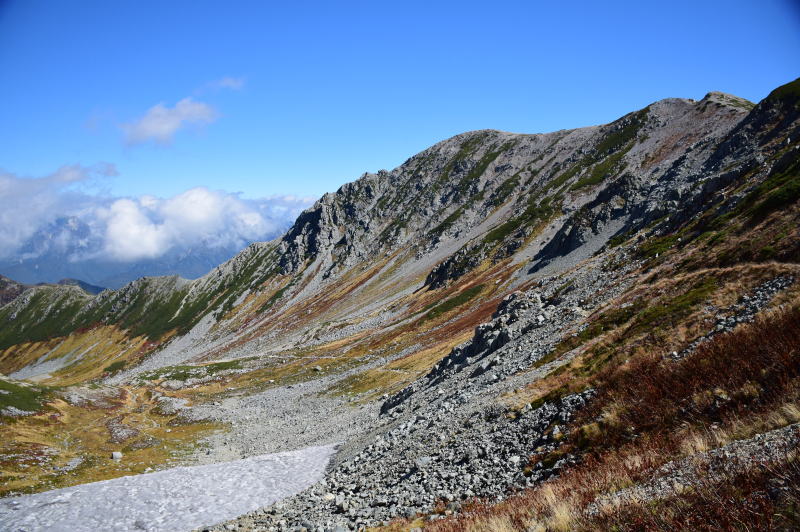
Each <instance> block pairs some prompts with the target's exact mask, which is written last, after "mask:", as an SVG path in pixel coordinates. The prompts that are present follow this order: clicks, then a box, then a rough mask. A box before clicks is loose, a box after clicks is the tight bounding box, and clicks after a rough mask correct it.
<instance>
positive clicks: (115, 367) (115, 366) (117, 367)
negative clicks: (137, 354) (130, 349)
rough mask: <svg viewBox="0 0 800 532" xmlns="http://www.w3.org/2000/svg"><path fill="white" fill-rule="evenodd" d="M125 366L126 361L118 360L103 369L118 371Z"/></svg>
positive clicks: (112, 371) (108, 371)
mask: <svg viewBox="0 0 800 532" xmlns="http://www.w3.org/2000/svg"><path fill="white" fill-rule="evenodd" d="M124 368H125V361H124V360H117V361H116V362H114V363H113V364H109V365H108V366H106V368H105V369H104V370H103V371H105V372H107V373H116V372H118V371H120V370H122V369H124Z"/></svg>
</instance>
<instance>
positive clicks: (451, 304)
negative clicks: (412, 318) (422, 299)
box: [420, 284, 484, 323]
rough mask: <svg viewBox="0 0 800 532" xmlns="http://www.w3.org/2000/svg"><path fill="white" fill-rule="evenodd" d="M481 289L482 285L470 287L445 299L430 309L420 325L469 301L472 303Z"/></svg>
mask: <svg viewBox="0 0 800 532" xmlns="http://www.w3.org/2000/svg"><path fill="white" fill-rule="evenodd" d="M483 288H484V285H482V284H479V285H475V286H472V287H470V288H467V289H466V290H464V291H462V292H461V293H459V294H458V295H455V296H453V297H451V298H450V299H447V300H445V301H444V302H442V303H440V304H438V305H436V306H434V307H433V308H431V309H430V310H429V311H428V313H427V314H425V315H424V316H423V317H422V319H421V321H420V323H423V322H426V321H428V320H432V319H435V318H438V317H439V316H441V315H442V314H444V313H446V312H450V311H451V310H453V309H456V308H458V307H460V306H462V305H464V304H466V303H468V302H469V301H472V300H473V299H475V297H476V296H477V295H478V294H480V293H481V290H483Z"/></svg>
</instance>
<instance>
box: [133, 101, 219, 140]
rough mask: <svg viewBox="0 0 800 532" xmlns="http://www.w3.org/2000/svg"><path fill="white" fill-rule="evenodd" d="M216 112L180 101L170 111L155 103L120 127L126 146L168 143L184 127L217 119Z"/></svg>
mask: <svg viewBox="0 0 800 532" xmlns="http://www.w3.org/2000/svg"><path fill="white" fill-rule="evenodd" d="M218 116H219V115H218V113H217V111H216V110H215V109H214V108H213V107H211V106H210V105H208V104H206V103H203V102H199V101H196V100H193V99H192V98H184V99H183V100H181V101H179V102H178V103H176V104H175V106H174V107H172V108H170V107H167V106H166V105H164V104H163V103H159V104H157V105H154V106H153V107H151V108H150V109H148V110H147V112H146V113H145V115H144V116H143V117H141V118H140V119H138V120H136V121H134V122H131V123H128V124H123V125H122V130H123V131H124V132H125V140H126V141H127V143H128V144H142V143H145V142H150V141H153V142H156V143H158V144H170V143H171V142H172V140H173V138H174V137H175V134H176V133H177V132H178V131H179V130H180V129H181V128H184V127H186V126H188V125H194V126H202V125H205V124H210V123H212V122H214V121H215V120H216V119H217V118H218Z"/></svg>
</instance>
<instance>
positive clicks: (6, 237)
mask: <svg viewBox="0 0 800 532" xmlns="http://www.w3.org/2000/svg"><path fill="white" fill-rule="evenodd" d="M113 175H116V168H115V167H114V165H112V164H109V163H101V164H98V165H95V166H90V167H87V166H81V165H77V164H76V165H66V166H62V167H61V168H59V169H58V170H56V171H55V172H53V173H52V174H50V175H48V176H45V177H38V178H27V177H20V176H17V175H14V174H11V173H8V172H2V171H0V257H9V256H13V255H14V254H15V253H16V252H17V251H18V250H19V248H20V246H21V245H22V244H23V243H24V242H25V241H26V240H27V239H29V238H30V237H32V236H33V235H34V234H35V233H36V231H38V230H39V228H41V227H43V226H45V225H47V224H48V223H52V222H53V221H54V220H56V219H57V218H59V217H63V216H64V215H65V214H68V213H76V212H86V211H87V210H91V208H92V205H93V203H94V201H93V200H89V199H88V198H87V197H86V196H85V194H84V193H82V192H80V191H78V190H76V185H78V184H81V183H89V182H90V181H92V180H95V179H96V178H99V177H104V176H113Z"/></svg>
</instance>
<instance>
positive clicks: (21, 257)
mask: <svg viewBox="0 0 800 532" xmlns="http://www.w3.org/2000/svg"><path fill="white" fill-rule="evenodd" d="M287 227H288V223H287ZM285 228H286V227H282V228H281V229H280V231H282V230H283V229H285ZM280 231H279V232H280ZM279 232H276V233H275V234H270V235H267V238H265V239H266V240H268V239H269V238H273V237H275V236H278V234H279ZM250 243H251V242H232V243H230V244H227V245H224V246H219V245H218V244H215V245H213V246H212V245H205V246H204V245H202V244H200V245H194V246H191V247H189V246H187V247H182V248H176V249H172V250H170V251H169V252H167V253H166V254H164V255H162V256H160V257H158V258H154V259H140V260H136V261H133V262H120V261H115V260H109V259H108V258H105V256H104V254H102V246H103V242H102V241H101V240H100V238H99V237H97V236H96V233H95V232H93V231H92V230H91V228H90V227H89V225H88V224H87V223H86V222H84V221H83V220H81V219H80V218H77V217H64V218H59V219H57V220H56V221H55V222H53V223H51V224H48V225H47V226H45V227H44V228H42V229H40V230H39V231H37V232H36V233H35V234H34V235H33V236H32V237H31V238H29V239H28V240H27V242H25V244H24V245H23V246H22V247H21V249H20V250H19V252H18V253H17V254H16V256H15V257H13V258H9V259H0V274H2V275H5V276H7V277H9V278H11V279H14V280H15V281H18V282H19V283H24V284H38V283H57V282H59V280H61V279H80V280H81V281H83V282H85V283H88V285H95V286H101V287H104V288H120V287H122V286H124V285H125V284H127V283H129V282H131V281H133V280H135V279H138V278H140V277H146V276H158V275H179V276H181V277H184V278H187V279H196V278H198V277H200V276H202V275H205V274H206V273H208V272H209V271H210V270H211V269H212V268H214V267H215V266H217V265H219V264H221V263H223V262H225V261H226V260H228V259H230V258H231V257H233V256H234V255H236V253H238V252H239V251H241V250H242V249H243V248H244V247H246V246H247V245H248V244H250Z"/></svg>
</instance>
